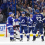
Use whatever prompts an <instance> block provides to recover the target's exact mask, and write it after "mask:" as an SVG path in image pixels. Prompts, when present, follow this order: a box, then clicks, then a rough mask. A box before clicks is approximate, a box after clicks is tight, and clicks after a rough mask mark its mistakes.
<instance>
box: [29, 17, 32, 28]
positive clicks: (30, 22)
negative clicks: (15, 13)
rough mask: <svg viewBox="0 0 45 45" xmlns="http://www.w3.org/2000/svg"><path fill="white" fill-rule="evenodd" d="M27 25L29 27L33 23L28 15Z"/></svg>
mask: <svg viewBox="0 0 45 45" xmlns="http://www.w3.org/2000/svg"><path fill="white" fill-rule="evenodd" d="M28 26H29V27H32V26H33V24H32V18H30V17H28Z"/></svg>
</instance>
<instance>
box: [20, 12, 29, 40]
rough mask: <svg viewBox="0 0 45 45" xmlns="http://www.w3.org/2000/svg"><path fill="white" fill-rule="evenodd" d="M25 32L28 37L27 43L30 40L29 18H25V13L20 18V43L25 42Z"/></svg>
mask: <svg viewBox="0 0 45 45" xmlns="http://www.w3.org/2000/svg"><path fill="white" fill-rule="evenodd" d="M23 30H24V32H25V34H26V35H27V41H28V40H29V34H28V30H27V17H26V16H25V12H22V16H21V17H20V41H22V40H23Z"/></svg>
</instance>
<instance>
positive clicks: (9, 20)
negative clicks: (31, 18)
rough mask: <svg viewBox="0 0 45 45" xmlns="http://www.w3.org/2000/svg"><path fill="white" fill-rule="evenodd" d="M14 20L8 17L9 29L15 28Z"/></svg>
mask: <svg viewBox="0 0 45 45" xmlns="http://www.w3.org/2000/svg"><path fill="white" fill-rule="evenodd" d="M14 20H15V19H14V18H13V17H8V18H7V27H13V22H14Z"/></svg>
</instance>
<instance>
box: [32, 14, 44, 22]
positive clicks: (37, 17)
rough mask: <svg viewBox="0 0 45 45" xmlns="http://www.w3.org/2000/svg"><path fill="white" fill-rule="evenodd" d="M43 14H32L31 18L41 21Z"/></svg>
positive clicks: (34, 20)
mask: <svg viewBox="0 0 45 45" xmlns="http://www.w3.org/2000/svg"><path fill="white" fill-rule="evenodd" d="M43 18H44V17H43V15H42V14H36V15H34V16H33V18H32V20H33V22H36V23H43Z"/></svg>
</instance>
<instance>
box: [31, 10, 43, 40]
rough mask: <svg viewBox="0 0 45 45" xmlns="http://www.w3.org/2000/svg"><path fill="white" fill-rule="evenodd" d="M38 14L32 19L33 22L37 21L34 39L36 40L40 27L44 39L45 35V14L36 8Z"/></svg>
mask: <svg viewBox="0 0 45 45" xmlns="http://www.w3.org/2000/svg"><path fill="white" fill-rule="evenodd" d="M36 13H37V14H36V15H34V16H33V18H32V20H33V22H36V26H35V29H34V34H33V41H35V40H36V33H37V30H38V29H39V33H40V34H41V39H42V41H44V36H43V18H44V17H43V15H42V14H39V10H36Z"/></svg>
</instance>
